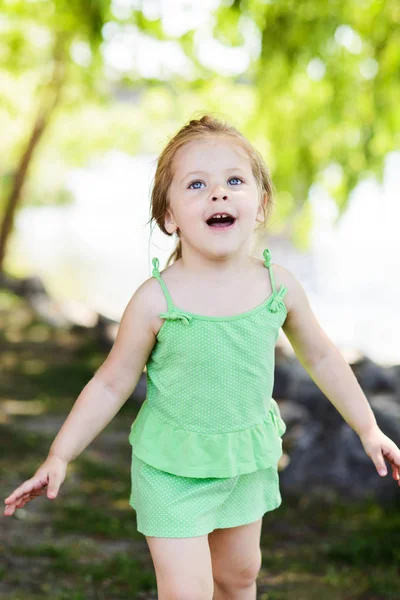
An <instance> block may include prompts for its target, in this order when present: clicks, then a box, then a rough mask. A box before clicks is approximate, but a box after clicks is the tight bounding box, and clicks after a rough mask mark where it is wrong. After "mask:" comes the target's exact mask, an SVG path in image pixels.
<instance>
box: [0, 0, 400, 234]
mask: <svg viewBox="0 0 400 600" xmlns="http://www.w3.org/2000/svg"><path fill="white" fill-rule="evenodd" d="M157 4H159V6H158V13H157V10H156V11H155V13H154V14H150V13H151V11H150V12H149V3H148V2H146V0H141V1H140V0H131V1H130V2H129V1H128V0H126V1H125V2H121V1H120V0H113V1H111V0H90V1H89V0H68V1H67V0H46V1H44V0H35V1H29V2H28V1H23V0H3V2H2V8H1V12H0V129H1V131H2V136H1V137H0V151H1V155H2V162H1V166H0V216H1V210H2V209H3V207H4V206H5V202H6V198H7V193H8V190H9V182H10V179H11V178H12V174H13V173H14V171H15V170H16V165H18V162H19V160H20V156H21V154H22V152H23V150H24V148H25V145H26V140H27V139H28V138H29V135H30V131H31V129H32V127H33V123H34V120H35V115H36V114H37V111H38V108H39V107H40V105H41V102H42V100H43V97H44V95H45V94H46V93H47V92H48V91H49V88H51V85H52V81H51V73H52V69H53V64H54V61H59V62H62V63H63V68H64V71H63V73H64V74H63V78H64V80H63V85H62V97H61V101H60V102H59V104H58V105H57V107H56V109H55V112H56V115H55V116H54V117H52V120H51V124H50V125H49V127H48V128H47V129H46V133H45V135H44V136H43V139H42V140H41V141H40V148H39V149H38V151H36V152H35V155H34V158H33V159H32V161H31V163H32V164H30V165H29V177H27V182H26V185H25V187H24V191H23V199H24V202H25V203H26V204H43V203H54V202H65V201H68V200H69V195H68V193H67V192H66V189H65V177H66V174H67V172H68V170H69V169H70V168H71V167H72V166H83V165H85V164H87V163H88V162H89V160H90V159H91V158H92V157H93V156H95V155H99V154H103V153H104V152H105V151H106V150H107V149H118V150H121V151H124V152H127V153H131V154H135V153H139V152H158V151H160V149H161V147H162V146H163V144H164V143H165V141H166V139H167V138H168V137H169V136H170V135H172V134H173V133H174V132H175V131H176V130H177V129H178V128H179V127H180V126H181V125H182V123H183V122H184V121H186V120H187V119H189V118H191V117H192V116H193V115H194V114H196V116H197V114H199V112H200V111H212V112H214V113H215V114H217V116H221V117H223V118H227V119H229V120H230V121H231V122H232V123H233V124H234V125H236V126H237V127H238V128H240V129H241V130H242V132H243V133H244V134H245V135H246V136H247V137H248V138H249V139H250V140H251V141H252V142H253V143H254V144H255V145H256V147H257V148H258V149H259V150H260V151H261V153H262V154H263V156H264V158H265V159H266V162H267V164H268V165H269V167H270V170H271V173H272V177H273V180H274V184H275V188H276V191H277V199H276V208H275V211H274V216H273V219H272V222H271V225H270V227H271V229H273V230H274V231H280V230H282V229H285V230H286V231H287V233H288V234H289V235H291V236H292V238H293V240H294V241H295V243H297V244H298V245H303V244H306V243H307V236H308V232H309V230H310V227H311V225H312V222H311V218H312V215H311V211H310V206H309V203H308V193H309V190H310V187H311V186H312V185H313V184H320V185H322V186H323V187H324V188H325V189H326V190H327V191H328V192H329V193H330V194H331V195H332V197H333V198H334V199H335V201H336V203H337V206H338V215H339V216H340V214H341V212H342V211H344V210H345V208H346V205H347V203H348V198H349V194H350V192H351V191H352V190H353V188H354V187H355V185H356V184H357V183H358V182H360V181H361V180H362V179H364V178H366V177H370V176H371V175H374V176H376V177H377V178H378V179H380V178H381V176H382V172H383V164H384V158H385V155H386V154H387V153H388V152H389V151H391V150H394V149H398V148H399V146H400V111H399V110H398V108H397V104H398V98H399V96H400V52H399V50H398V49H399V47H400V27H399V25H400V3H399V2H398V1H397V0H362V1H361V0H355V1H353V2H350V1H345V0H329V1H326V2H318V1H317V0H299V1H297V2H294V1H293V0H279V1H278V0H233V1H232V0H228V1H227V0H225V1H223V0H222V1H221V2H220V5H219V7H218V8H217V9H216V10H215V11H214V13H213V14H212V15H211V16H212V20H211V25H210V26H209V27H208V31H207V33H208V34H209V35H210V36H213V38H214V41H213V42H212V43H215V44H217V45H218V46H216V47H218V48H222V49H223V48H225V49H226V52H227V56H228V57H229V56H231V55H230V54H229V51H232V47H234V48H236V49H240V48H243V49H247V50H246V51H247V52H248V56H249V59H248V64H247V67H245V68H244V69H243V70H242V71H241V72H237V71H236V74H232V72H235V71H234V69H233V70H230V72H226V70H225V71H224V69H223V68H221V67H218V62H217V61H215V65H214V64H213V65H209V64H208V63H207V64H206V63H205V61H204V60H203V59H202V60H201V52H200V50H199V48H200V45H199V44H200V42H199V39H200V38H201V36H200V37H199V32H200V26H199V27H197V26H195V27H194V26H193V24H191V25H190V26H189V27H188V28H187V29H186V30H183V32H182V33H180V34H179V35H177V36H176V37H175V36H173V35H171V34H170V33H168V32H166V30H165V27H164V24H163V18H162V10H161V3H157V2H154V1H153V2H151V5H152V7H153V9H154V7H156V8H157ZM174 4H177V3H174ZM195 25H196V24H195ZM206 29H207V27H206ZM204 35H205V33H204V27H203V30H202V36H203V38H204ZM205 39H206V38H205ZM149 41H151V42H152V43H153V44H156V43H157V44H158V45H159V46H157V47H156V50H155V54H153V53H151V52H150V51H149V55H148V58H146V60H147V63H148V65H150V66H151V65H152V60H153V61H154V60H155V58H154V57H155V56H157V59H158V58H159V57H160V56H162V54H163V49H164V48H165V50H167V49H170V48H171V44H175V45H177V46H178V47H179V49H180V51H181V53H182V55H183V56H184V57H186V60H187V63H185V64H186V67H185V72H181V73H180V72H179V69H178V68H176V69H175V70H174V68H173V66H172V64H171V65H170V68H168V64H167V67H165V65H164V67H162V68H160V70H159V71H157V69H153V70H152V71H151V70H149V72H148V74H143V71H142V70H141V68H140V64H139V58H138V54H139V50H138V48H139V47H142V48H147V47H148V48H150V46H147V45H146V44H148V43H149ZM207 43H208V44H209V52H210V49H211V53H212V48H214V46H210V44H211V37H210V38H209V39H208V41H207V39H206V41H205V42H203V50H204V44H207ZM123 47H124V48H125V50H124V51H123V50H121V48H123ZM110 49H112V52H114V59H115V53H118V51H120V52H121V56H122V57H123V58H122V60H123V62H124V64H125V66H124V67H121V68H118V66H115V60H114V63H112V61H111V62H110V60H109V56H110ZM166 56H168V54H167V53H166ZM235 56H236V55H232V66H233V67H235V64H233V63H234V62H235V58H234V57H235ZM142 60H143V59H142ZM165 60H166V62H167V63H168V59H165ZM126 61H128V62H126ZM157 73H158V74H157ZM188 73H189V75H188Z"/></svg>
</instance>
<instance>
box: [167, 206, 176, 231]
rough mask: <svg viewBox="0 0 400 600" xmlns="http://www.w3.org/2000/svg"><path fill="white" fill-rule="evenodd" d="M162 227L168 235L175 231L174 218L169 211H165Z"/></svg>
mask: <svg viewBox="0 0 400 600" xmlns="http://www.w3.org/2000/svg"><path fill="white" fill-rule="evenodd" d="M164 226H165V229H166V230H167V231H168V233H170V234H173V233H174V232H175V231H176V230H177V229H178V227H177V225H176V223H175V219H174V216H173V214H172V212H171V210H170V209H168V210H167V212H166V213H165V217H164Z"/></svg>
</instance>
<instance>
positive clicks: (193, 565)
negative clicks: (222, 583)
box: [146, 535, 214, 600]
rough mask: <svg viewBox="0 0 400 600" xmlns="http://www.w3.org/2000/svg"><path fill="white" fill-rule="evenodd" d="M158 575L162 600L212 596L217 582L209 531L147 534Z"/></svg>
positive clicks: (197, 599) (201, 599)
mask: <svg viewBox="0 0 400 600" xmlns="http://www.w3.org/2000/svg"><path fill="white" fill-rule="evenodd" d="M146 541H147V544H148V546H149V550H150V554H151V557H152V560H153V564H154V569H155V572H156V579H157V592H158V600H212V597H213V590H214V582H213V577H212V565H211V554H210V548H209V545H208V539H207V535H202V536H197V537H191V538H162V537H152V536H146Z"/></svg>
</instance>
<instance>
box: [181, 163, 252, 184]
mask: <svg viewBox="0 0 400 600" xmlns="http://www.w3.org/2000/svg"><path fill="white" fill-rule="evenodd" d="M225 171H226V172H227V171H241V172H242V173H244V170H243V169H242V168H241V167H229V168H228V169H225ZM198 173H202V174H203V175H207V171H190V172H189V173H186V175H185V176H184V177H182V179H181V183H182V182H183V181H184V180H185V179H186V178H187V177H189V176H190V175H197V174H198Z"/></svg>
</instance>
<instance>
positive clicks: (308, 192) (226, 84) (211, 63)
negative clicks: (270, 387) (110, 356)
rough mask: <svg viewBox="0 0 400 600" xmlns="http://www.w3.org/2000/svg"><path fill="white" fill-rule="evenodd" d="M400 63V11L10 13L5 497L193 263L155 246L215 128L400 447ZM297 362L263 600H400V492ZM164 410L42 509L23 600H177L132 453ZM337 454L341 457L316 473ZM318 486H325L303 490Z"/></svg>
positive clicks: (51, 8) (117, 425) (87, 0)
mask: <svg viewBox="0 0 400 600" xmlns="http://www.w3.org/2000/svg"><path fill="white" fill-rule="evenodd" d="M399 49H400V3H399V2H398V0H386V1H385V0H354V1H352V2H350V1H349V0H327V1H325V2H317V0H299V1H298V2H293V1H292V0H201V1H200V0H198V1H197V2H196V1H195V0H191V1H190V0H73V1H70V2H65V0H25V1H22V0H3V1H2V2H1V3H0V132H1V133H0V151H1V162H0V330H1V331H0V335H1V338H0V343H1V346H0V350H1V355H0V369H1V371H0V378H1V380H0V427H1V431H2V436H1V437H2V442H1V443H2V445H3V448H2V450H3V452H2V454H3V458H0V469H1V471H0V475H1V477H2V484H3V485H2V486H1V487H2V491H3V496H4V497H5V496H7V495H8V494H9V493H11V491H12V490H13V489H14V487H15V486H16V485H19V483H20V482H21V481H22V480H23V478H27V477H30V476H31V475H32V473H33V472H34V470H35V469H36V468H37V467H38V466H39V462H40V461H41V460H44V458H45V456H46V451H47V447H48V446H49V445H50V443H51V441H52V439H53V438H54V436H55V434H56V433H57V430H58V427H59V426H60V425H61V424H62V422H63V420H64V419H65V417H66V415H67V413H68V411H69V410H70V408H71V407H72V405H73V402H74V401H75V399H76V396H77V395H78V394H79V392H80V390H81V389H82V387H83V385H85V383H86V382H87V381H88V380H89V379H90V377H91V376H92V374H93V373H94V370H95V369H96V368H97V367H98V366H99V365H100V364H101V362H102V361H103V360H104V359H105V356H106V355H107V353H108V351H109V349H110V347H111V344H112V340H113V339H114V338H115V334H116V330H117V326H118V322H119V320H120V318H121V315H122V312H123V310H124V308H125V306H126V304H127V302H128V301H129V299H130V297H131V296H132V294H133V293H134V291H135V290H136V289H137V287H138V286H139V285H140V284H141V283H142V281H143V280H144V279H146V278H147V277H149V276H150V275H151V258H152V257H153V256H158V257H159V258H160V263H161V266H162V267H163V266H164V264H165V262H166V259H167V258H168V256H169V254H170V253H171V251H172V249H173V244H174V239H173V238H169V237H167V236H165V235H164V234H162V232H161V231H159V230H157V229H155V230H154V232H153V233H152V235H151V236H150V229H149V225H148V219H149V217H150V214H149V193H150V186H151V182H152V177H153V175H154V170H155V163H156V159H157V155H158V153H159V152H160V151H161V149H162V148H163V146H164V145H165V143H166V142H167V140H168V139H169V137H171V136H172V135H173V134H174V133H175V132H176V131H177V130H178V129H179V128H180V127H181V125H182V124H183V123H184V122H186V121H188V120H189V119H190V118H193V116H198V115H199V113H201V112H203V111H204V112H206V111H211V112H212V113H213V114H214V115H216V116H219V117H220V118H222V119H226V120H228V121H229V122H231V123H232V124H233V125H235V126H236V127H238V128H239V130H240V131H242V133H244V134H245V135H246V136H247V137H248V139H249V140H250V141H251V142H252V143H253V144H254V145H255V146H256V147H257V149H258V150H259V151H260V152H261V153H262V155H263V157H264V159H265V161H266V163H267V165H268V166H269V168H270V171H271V174H272V179H273V182H274V185H275V189H276V196H275V206H274V210H273V213H272V216H271V218H270V220H269V222H268V224H267V228H266V230H265V231H261V232H259V234H258V235H257V238H256V239H255V240H254V254H255V255H257V256H258V257H261V256H262V250H263V248H265V247H266V246H268V247H269V248H270V249H271V252H272V255H273V261H274V262H276V263H279V264H282V265H284V266H285V267H286V268H288V269H289V270H291V271H292V272H293V273H294V274H295V276H296V277H297V278H298V279H299V280H300V281H301V283H302V284H303V286H304V288H305V289H306V292H307V294H308V296H309V299H310V303H311V306H312V308H313V310H314V312H315V314H316V316H317V318H318V320H319V322H320V323H321V325H322V327H323V328H324V329H325V331H326V332H327V333H328V335H329V336H330V337H331V339H332V340H333V341H334V343H336V345H337V346H338V348H339V349H340V350H341V351H342V353H343V355H344V356H345V358H346V359H347V360H348V361H349V362H351V363H352V367H353V370H354V372H355V374H356V375H357V377H358V379H359V381H360V383H361V384H362V386H363V389H364V391H365V393H366V395H367V397H368V399H369V400H370V402H371V404H372V405H373V407H374V412H376V416H377V419H378V420H379V422H380V423H381V426H382V429H383V430H384V431H385V433H387V435H390V436H391V437H392V439H394V440H395V441H396V439H397V440H398V441H397V443H399V424H400V409H399V403H398V398H399V389H400V370H399V368H398V363H399V362H400V345H399V343H398V339H399V335H400V319H399V317H398V304H399V302H400V284H399V279H398V273H399V268H400V258H399V257H400V237H399V234H398V228H399V225H400V201H399V189H400V175H399V173H400V111H399V108H398V106H399V97H400V50H399ZM279 343H280V348H282V350H283V354H282V356H280V355H279V356H278V357H277V374H276V387H275V390H274V396H275V397H276V398H277V399H278V400H280V406H281V410H282V415H283V417H284V419H285V421H286V422H287V424H288V432H287V434H286V435H285V437H284V449H285V455H284V458H283V460H282V464H281V465H280V468H281V471H282V473H281V475H282V489H283V496H284V504H283V506H282V508H280V509H279V511H278V512H276V514H273V515H266V516H265V521H267V522H268V528H267V526H266V525H265V524H264V534H263V535H264V537H263V540H264V543H265V545H266V547H268V552H266V554H265V556H264V563H263V565H264V567H263V568H264V571H263V572H262V574H261V576H260V585H259V592H258V593H259V597H260V598H269V599H271V600H272V599H274V600H277V599H278V598H279V599H281V598H284V599H286V598H290V599H292V598H293V599H294V598H296V600H301V598H303V597H304V598H307V600H310V599H311V600H312V598H314V597H315V598H316V597H317V595H318V597H321V594H322V597H323V598H324V599H325V598H326V599H327V600H331V599H336V598H338V599H339V598H340V599H344V598H349V599H352V598H363V599H364V600H366V599H367V598H368V599H373V598H379V599H381V598H385V599H386V598H400V596H399V595H397V596H396V593H398V591H397V590H398V582H399V576H400V573H399V570H398V564H399V562H400V555H399V553H398V552H399V551H398V548H399V544H400V521H399V519H398V517H397V513H396V512H394V513H392V512H387V511H390V509H389V508H388V507H387V506H386V503H385V500H386V501H387V500H390V501H391V502H393V501H396V498H397V496H398V493H399V492H398V491H397V490H396V485H395V483H394V481H393V480H392V481H390V480H389V478H390V474H389V476H388V477H387V478H386V480H387V481H386V480H380V479H379V476H378V475H377V474H376V471H375V469H374V467H373V465H372V463H371V461H370V459H367V462H365V456H363V454H362V452H360V442H359V440H358V438H357V436H355V435H353V434H354V432H352V430H350V428H349V427H348V426H347V424H345V423H343V419H342V418H341V417H340V416H339V420H338V421H335V422H334V424H332V419H334V418H333V416H332V414H331V413H330V412H329V410H330V409H329V406H330V404H329V402H328V401H327V400H326V399H325V398H324V397H323V395H322V394H321V395H319V394H318V390H316V389H315V387H316V386H315V385H313V383H312V382H311V380H310V378H309V377H308V376H307V374H305V373H304V371H302V370H301V369H300V367H299V365H298V362H297V361H296V359H295V357H293V356H292V354H291V347H290V344H289V343H288V341H287V339H286V337H285V336H284V334H283V332H281V335H280V340H279ZM144 395H145V381H144V378H142V379H141V381H140V383H139V384H138V387H137V389H136V390H135V392H134V394H133V395H132V400H133V402H128V403H127V404H126V405H125V406H124V407H123V408H122V410H121V411H120V413H119V415H118V416H117V417H116V418H115V420H114V421H113V422H112V423H110V425H109V426H108V427H107V429H106V430H105V432H104V433H102V434H101V436H100V437H99V438H98V440H96V441H95V442H93V444H91V446H90V448H89V449H88V450H87V451H85V453H84V454H83V455H82V456H81V457H79V458H78V459H77V460H76V461H74V463H73V464H71V465H70V466H69V473H70V476H69V479H67V480H66V483H65V492H64V495H63V494H61V495H60V498H58V499H57V502H56V503H55V502H50V501H48V500H47V499H46V498H40V499H37V500H35V502H32V503H30V504H29V505H27V507H26V508H23V509H20V510H19V511H17V513H16V514H15V515H14V516H13V518H10V517H8V518H4V517H3V521H2V524H4V531H5V533H4V534H0V544H3V549H5V548H7V552H5V554H4V558H3V559H0V593H2V594H3V596H4V598H7V599H8V600H10V599H12V598H13V599H14V598H15V599H16V598H20V597H22V596H21V593H23V597H24V600H25V599H28V600H29V599H30V598H32V599H33V598H46V597H49V594H50V591H49V590H51V597H52V598H53V599H57V600H58V599H61V598H74V600H78V599H80V598H85V599H87V598H106V597H107V598H111V597H112V598H127V597H128V596H129V597H130V598H145V597H146V598H153V597H156V596H155V595H154V594H155V591H154V590H155V579H154V575H153V573H152V566H151V562H150V557H149V554H148V551H147V546H146V545H145V542H144V538H143V536H142V535H141V534H139V533H137V532H136V530H135V523H134V512H133V511H132V509H131V508H130V507H129V506H128V505H127V496H128V493H129V448H128V450H127V436H128V433H129V426H130V423H131V422H132V419H133V418H134V416H135V414H136V412H137V410H138V406H140V403H141V402H142V401H143V397H144ZM130 400H131V399H130ZM314 401H318V402H319V404H318V406H323V407H324V411H325V412H323V414H322V413H321V412H319V413H318V415H317V411H314V409H313V407H314V406H315V404H313V402H314ZM302 411H303V412H302ZM328 413H329V418H328V417H326V414H328ZM311 425H312V426H311ZM313 427H314V429H313ZM385 427H386V428H385ZM390 428H392V429H390ZM310 432H313V433H312V435H311V434H310ZM327 432H328V434H330V435H328V437H329V440H330V444H331V445H324V441H326V439H327V436H326V433H327ZM352 435H353V437H352ZM307 436H308V437H307ZM318 436H319V437H318ZM396 436H397V437H396ZM300 440H302V442H301V441H300ZM332 440H333V441H332ZM316 444H318V448H319V449H320V450H321V448H323V451H324V452H325V453H326V454H323V453H322V454H321V453H319V454H318V456H319V470H315V471H313V468H312V463H315V458H314V457H315V456H316V454H314V450H313V449H314V448H315V446H316ZM6 454H7V455H8V458H7V459H6V458H5V455H6ZM322 456H323V457H324V461H322ZM307 457H308V458H307ZM117 458H118V468H116V461H117ZM325 459H326V460H325ZM307 460H308V461H309V463H310V464H309V463H308V462H307ZM296 461H298V462H296ZM322 463H323V464H322ZM328 464H329V465H331V467H328ZM329 468H331V469H332V472H331V474H330V477H329V482H326V481H324V479H325V478H326V477H327V469H328V470H329ZM355 470H356V471H357V473H358V475H356V474H355V472H354V471H355ZM305 472H307V473H311V472H312V473H313V474H312V477H313V478H312V479H311V480H306V479H304V478H303V479H301V480H300V479H298V480H296V481H297V483H296V485H295V484H294V483H293V482H294V481H295V479H296V478H295V477H294V476H293V474H294V473H300V474H301V473H303V474H304V473H305ZM298 477H300V475H298ZM310 477H311V475H310ZM357 477H358V479H357ZM356 479H357V482H356ZM319 483H321V487H322V488H323V489H324V490H325V491H324V492H323V495H324V497H325V499H326V500H328V501H329V500H331V498H332V497H334V498H335V503H334V506H335V509H333V508H332V509H331V510H332V512H328V509H327V508H326V507H325V508H324V509H323V511H322V513H321V516H319V514H318V512H316V511H315V507H314V508H311V496H312V495H313V494H312V492H311V490H313V489H314V487H315V489H317V488H318V489H319V487H320V486H319ZM328 485H329V486H330V487H329V489H328ZM291 486H292V487H291ZM293 486H294V487H293ZM296 486H297V487H296ZM350 490H351V492H350ZM355 490H357V491H355ZM353 492H354V493H353ZM291 494H292V496H293V498H292V499H291V500H290V501H289V496H290V495H291ZM336 494H339V497H340V498H341V502H343V505H342V504H340V502H339V500H338V497H337V496H336ZM331 495H332V496H331ZM353 496H354V497H353ZM286 498H287V499H288V500H287V504H286V501H285V499H286ZM350 498H352V502H351V503H350V502H349V500H350ZM372 498H373V499H372ZM355 499H356V500H357V501H358V502H360V504H357V503H356V504H354V500H355ZM397 502H398V501H397ZM338 506H340V509H337V507H338ZM111 507H112V510H111ZM300 510H302V511H305V512H304V514H303V517H302V522H303V523H304V529H302V530H301V531H300V529H299V528H298V524H299V511H300ZM307 510H310V514H308V513H307ZM284 511H287V512H284ZM338 511H339V512H338ZM347 511H350V512H347ZM397 512H398V511H397ZM389 514H390V516H389ZM279 515H280V517H279ZM268 519H269V520H268ZM264 523H265V522H264ZM339 523H340V524H341V525H340V526H339V525H338V524H339ZM384 523H387V525H385V524H384ZM349 524H351V525H350V527H351V528H352V529H351V531H352V535H351V539H353V540H354V543H353V544H352V543H351V541H349V540H348V539H347V542H346V544H343V545H341V544H340V542H339V541H338V539H336V537H335V536H336V535H338V534H340V535H344V536H345V537H348V535H349V529H348V527H349ZM341 526H343V527H344V530H343V531H342V530H341ZM275 528H276V530H275ZM346 528H347V529H346ZM266 529H268V532H267V531H266ZM27 532H28V534H27ZM39 532H40V533H39ZM59 534H60V535H59ZM61 534H62V535H61ZM275 534H276V535H275ZM321 535H322V537H323V538H324V539H325V541H324V542H323V543H322V545H321V546H320V545H318V544H317V541H316V540H317V537H318V536H320V537H321ZM38 536H40V543H39V542H38ZM268 536H270V537H268ZM394 536H397V537H394ZM320 537H318V539H320ZM29 539H31V541H32V543H31V544H29ZM285 540H286V542H287V543H285ZM373 540H374V542H373ZM396 540H397V543H396ZM33 541H36V542H35V544H33ZM21 548H23V549H22V550H21ZM35 548H36V549H35ZM312 548H314V551H315V554H313V551H312ZM0 549H1V548H0ZM119 551H121V552H119ZM95 552H98V553H99V562H98V563H97V562H96V561H95V560H94V554H95ZM396 552H397V554H396ZM0 554H1V553H0ZM294 556H295V558H293V557H294ZM300 557H301V558H300ZM1 561H3V562H1ZM136 561H138V563H136ZM72 564H74V565H75V567H74V569H71V565H72ZM310 564H312V565H313V569H312V568H311V567H310ZM83 565H85V566H83ZM384 567H385V568H384ZM35 569H36V571H35ZM274 570H275V571H276V577H275V578H274V577H272V576H271V573H272V572H274ZM72 571H73V574H72ZM289 571H290V576H289V575H288V576H287V577H286V578H285V576H284V574H285V573H286V574H288V573H289ZM37 572H40V573H46V575H45V576H44V575H43V576H42V577H37V574H36V575H35V573H37ZM132 573H133V575H132ZM295 573H296V574H297V575H295ZM278 575H279V576H278ZM290 582H292V583H290ZM396 582H397V583H396ZM303 588H304V589H303ZM263 594H264V595H263Z"/></svg>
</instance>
